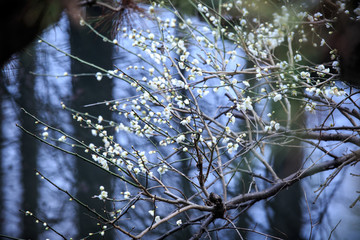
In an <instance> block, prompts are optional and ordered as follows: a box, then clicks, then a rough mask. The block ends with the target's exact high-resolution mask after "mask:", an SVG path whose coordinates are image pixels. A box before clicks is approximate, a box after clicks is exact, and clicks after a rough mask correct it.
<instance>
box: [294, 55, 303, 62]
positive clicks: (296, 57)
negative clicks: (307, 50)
mask: <svg viewBox="0 0 360 240" xmlns="http://www.w3.org/2000/svg"><path fill="white" fill-rule="evenodd" d="M294 60H295V62H300V61H301V60H302V58H301V55H300V54H296V55H295V56H294Z"/></svg>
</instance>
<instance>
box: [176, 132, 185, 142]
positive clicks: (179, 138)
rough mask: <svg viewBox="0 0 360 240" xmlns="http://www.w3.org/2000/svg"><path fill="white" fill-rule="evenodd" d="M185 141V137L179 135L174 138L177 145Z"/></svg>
mask: <svg viewBox="0 0 360 240" xmlns="http://www.w3.org/2000/svg"><path fill="white" fill-rule="evenodd" d="M184 140H185V135H184V134H181V135H180V136H179V137H177V138H176V142H177V143H181V142H183V141H184Z"/></svg>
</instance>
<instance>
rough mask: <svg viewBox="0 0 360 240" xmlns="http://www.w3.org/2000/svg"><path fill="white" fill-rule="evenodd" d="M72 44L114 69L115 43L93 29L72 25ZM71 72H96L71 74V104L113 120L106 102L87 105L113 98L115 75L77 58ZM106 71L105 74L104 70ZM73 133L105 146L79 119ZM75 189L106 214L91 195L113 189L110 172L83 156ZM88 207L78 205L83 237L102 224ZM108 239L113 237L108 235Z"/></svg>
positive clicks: (91, 11)
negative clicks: (99, 75) (100, 73)
mask: <svg viewBox="0 0 360 240" xmlns="http://www.w3.org/2000/svg"><path fill="white" fill-rule="evenodd" d="M87 14H88V17H96V16H99V15H100V14H101V10H100V9H98V8H94V7H93V8H91V9H88V11H87ZM97 30H99V31H100V32H101V33H103V34H105V35H108V31H106V29H103V28H102V26H101V25H100V26H98V28H97ZM70 48H71V54H73V55H75V56H77V57H79V58H81V59H83V60H86V61H88V62H91V63H93V64H95V65H98V66H100V67H103V68H105V69H108V70H110V69H112V68H113V62H112V51H113V47H112V45H111V44H109V43H104V41H103V40H102V38H100V37H99V36H96V35H95V34H94V33H92V32H90V30H89V29H88V28H87V27H82V28H80V27H78V26H76V25H71V26H70ZM71 72H72V74H76V73H94V76H93V77H76V76H74V77H73V78H72V92H73V95H72V102H71V104H70V105H71V106H72V108H74V109H76V110H78V111H80V112H88V113H90V114H92V115H95V116H98V115H101V116H103V117H104V119H107V120H111V111H110V110H109V109H108V107H106V106H105V105H98V106H94V107H89V108H85V107H84V106H85V105H86V104H90V103H96V102H102V101H104V100H111V99H112V98H113V97H112V91H113V81H112V79H109V78H107V77H106V76H104V77H103V79H102V81H100V82H99V81H97V79H96V77H95V73H96V72H98V70H96V69H93V68H91V67H89V66H87V65H84V64H82V63H80V62H78V61H76V60H73V59H72V60H71ZM104 75H106V74H104ZM74 137H76V138H77V139H80V140H82V141H84V142H85V143H86V144H89V143H94V144H95V145H97V146H102V145H103V142H102V140H101V138H99V137H97V138H95V137H93V136H92V135H91V134H90V130H89V129H85V128H82V127H79V123H78V122H74ZM77 153H78V154H80V155H82V156H86V157H88V158H91V156H89V155H86V153H84V151H83V149H78V150H77ZM76 171H77V172H76V173H75V176H76V181H75V182H76V186H75V187H76V189H77V198H78V199H80V200H81V201H83V202H85V203H86V204H88V205H89V206H90V207H91V208H94V209H96V210H97V211H98V212H99V213H100V214H103V213H104V211H103V209H102V207H103V205H104V204H103V202H102V201H100V200H99V199H93V198H92V196H94V195H98V194H99V186H100V185H103V186H104V187H105V189H106V190H107V191H108V192H109V193H111V185H110V183H111V182H110V175H109V174H106V173H105V172H102V171H99V170H98V169H97V168H95V167H94V166H91V165H89V164H87V163H85V162H82V161H81V160H78V161H77V163H76ZM87 214H89V213H88V212H86V210H85V209H81V208H79V209H78V218H77V219H78V224H77V226H78V228H79V235H78V236H77V237H76V238H77V239H80V238H82V237H86V236H88V234H89V233H90V232H97V231H99V230H100V227H99V226H98V225H97V224H96V223H97V221H96V219H93V220H92V219H91V217H89V215H87ZM106 239H111V238H110V236H109V235H108V236H107V238H106Z"/></svg>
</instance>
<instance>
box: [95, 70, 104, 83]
mask: <svg viewBox="0 0 360 240" xmlns="http://www.w3.org/2000/svg"><path fill="white" fill-rule="evenodd" d="M95 77H96V80H98V81H101V79H102V77H103V75H102V73H101V72H97V73H96V74H95Z"/></svg>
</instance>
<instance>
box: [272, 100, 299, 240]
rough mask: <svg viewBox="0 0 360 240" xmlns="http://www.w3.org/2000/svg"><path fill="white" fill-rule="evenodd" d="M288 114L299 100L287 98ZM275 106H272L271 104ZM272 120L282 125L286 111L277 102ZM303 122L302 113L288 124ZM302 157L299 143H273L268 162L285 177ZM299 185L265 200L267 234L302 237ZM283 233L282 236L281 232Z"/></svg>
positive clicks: (293, 110) (292, 114) (296, 167)
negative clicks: (289, 108)
mask: <svg viewBox="0 0 360 240" xmlns="http://www.w3.org/2000/svg"><path fill="white" fill-rule="evenodd" d="M289 101H290V104H291V109H292V113H291V116H292V117H294V116H295V115H296V113H295V112H296V111H298V110H299V109H300V106H299V105H300V104H299V101H296V100H293V101H292V100H290V99H289ZM275 106H276V107H275ZM273 109H274V110H275V114H273V116H272V119H274V120H276V121H277V122H279V123H280V124H281V125H282V126H285V125H286V114H285V112H284V111H283V110H282V108H280V107H279V104H274V106H273ZM302 121H304V115H302V117H299V118H298V119H296V121H295V122H292V123H291V124H292V127H291V128H294V126H296V125H297V124H301V122H302ZM303 158H304V154H303V149H302V147H301V142H300V141H298V140H293V141H292V142H290V143H289V144H288V146H287V145H285V146H277V145H274V146H272V147H271V156H270V158H269V159H270V162H271V163H272V166H273V168H274V171H275V172H276V173H277V174H278V176H279V177H280V178H284V177H287V176H289V175H290V174H292V173H294V172H296V171H297V170H299V169H300V168H301V166H302V161H303ZM302 199H303V198H302V190H301V184H300V183H296V184H294V185H293V186H291V187H289V188H288V189H285V190H283V191H281V192H280V193H279V194H277V195H276V196H275V197H274V198H273V199H272V200H270V201H267V202H266V203H267V207H268V208H269V209H271V211H270V212H268V219H269V226H270V229H269V231H270V234H272V235H274V236H279V237H281V238H285V239H303V238H302V236H301V229H302V225H303V219H302V216H303V213H302V212H303V211H302V209H303V208H302V207H301V201H302ZM283 234H285V235H283Z"/></svg>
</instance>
